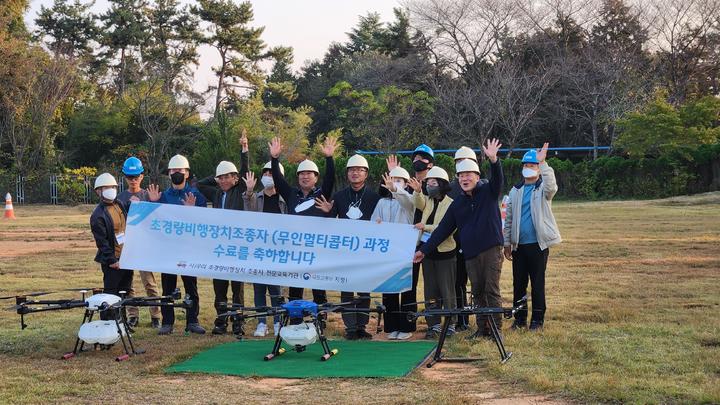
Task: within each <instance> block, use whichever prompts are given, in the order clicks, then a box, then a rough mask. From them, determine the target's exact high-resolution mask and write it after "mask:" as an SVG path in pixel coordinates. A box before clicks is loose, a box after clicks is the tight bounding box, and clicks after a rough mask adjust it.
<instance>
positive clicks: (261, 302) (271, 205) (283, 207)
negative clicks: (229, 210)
mask: <svg viewBox="0 0 720 405" xmlns="http://www.w3.org/2000/svg"><path fill="white" fill-rule="evenodd" d="M279 166H280V173H281V174H282V175H283V176H285V168H284V167H283V165H282V164H279ZM260 183H261V184H262V190H261V191H258V192H257V193H256V194H255V195H249V194H247V193H245V194H244V195H243V198H246V199H247V200H246V201H247V202H248V203H249V202H250V201H249V200H250V199H253V200H255V211H257V212H265V213H268V214H287V204H285V200H284V199H283V198H282V196H280V194H279V193H278V192H277V190H276V189H275V182H274V181H273V177H272V162H267V163H265V166H263V168H262V172H261V173H260ZM253 296H254V301H255V302H254V304H255V306H256V307H266V306H267V299H266V297H267V296H269V297H270V305H272V306H273V307H278V306H280V304H281V303H282V291H281V288H280V286H277V285H269V284H260V283H253ZM257 321H258V324H257V327H256V328H255V332H254V333H253V336H256V337H262V336H265V335H267V332H268V330H267V319H266V318H262V317H260V318H257ZM273 331H274V333H275V336H277V334H278V333H279V331H280V316H279V315H275V317H274V318H273Z"/></svg>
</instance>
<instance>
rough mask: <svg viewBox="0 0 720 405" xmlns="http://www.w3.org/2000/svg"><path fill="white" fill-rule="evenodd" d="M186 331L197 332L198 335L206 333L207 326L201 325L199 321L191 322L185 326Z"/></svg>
mask: <svg viewBox="0 0 720 405" xmlns="http://www.w3.org/2000/svg"><path fill="white" fill-rule="evenodd" d="M185 332H190V333H195V334H198V335H204V334H205V328H203V327H202V326H200V324H199V323H189V324H188V325H187V327H186V328H185Z"/></svg>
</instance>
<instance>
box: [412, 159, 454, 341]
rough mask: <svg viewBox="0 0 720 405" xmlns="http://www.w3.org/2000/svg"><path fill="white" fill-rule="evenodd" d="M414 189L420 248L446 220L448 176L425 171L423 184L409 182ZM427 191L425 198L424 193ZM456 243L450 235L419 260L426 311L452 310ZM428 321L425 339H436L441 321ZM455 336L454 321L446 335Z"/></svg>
mask: <svg viewBox="0 0 720 405" xmlns="http://www.w3.org/2000/svg"><path fill="white" fill-rule="evenodd" d="M410 187H412V189H413V191H414V192H413V198H414V201H415V208H417V209H419V210H421V211H422V217H421V219H420V221H419V222H418V223H416V224H415V228H416V229H418V230H419V231H420V232H421V233H420V241H421V244H420V248H422V246H423V244H424V243H425V242H426V241H427V240H428V239H429V238H430V237H431V236H432V235H433V233H434V231H435V229H436V228H437V224H439V223H440V220H442V218H443V217H444V216H445V212H447V210H448V207H450V204H452V202H453V199H452V198H450V197H449V196H448V195H447V194H448V192H449V191H450V178H449V176H448V174H447V172H446V171H445V170H444V169H443V168H441V167H439V166H435V167H433V168H432V169H430V170H428V173H427V175H426V176H425V181H424V182H422V183H421V182H420V181H419V180H418V179H410ZM423 188H425V189H426V191H427V195H426V194H425V193H423V190H422V189H423ZM455 248H456V246H455V239H453V236H452V234H451V235H448V236H446V237H445V238H444V239H443V240H442V241H441V242H440V243H439V244H438V245H437V246H436V247H435V248H433V249H432V250H430V251H429V252H428V254H427V255H426V256H425V257H424V258H423V260H422V273H423V287H424V288H423V289H424V295H425V301H427V302H428V304H426V306H427V307H428V308H444V309H454V308H455V307H456V306H457V302H456V300H455ZM425 319H426V321H427V326H428V329H427V332H426V333H425V338H426V339H434V338H436V337H437V336H438V335H439V334H440V331H441V326H440V317H437V316H430V317H426V318H425ZM453 334H455V317H453V320H452V323H451V324H450V326H449V328H448V335H453Z"/></svg>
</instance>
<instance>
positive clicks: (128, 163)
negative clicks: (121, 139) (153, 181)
mask: <svg viewBox="0 0 720 405" xmlns="http://www.w3.org/2000/svg"><path fill="white" fill-rule="evenodd" d="M144 171H145V169H144V168H143V165H142V162H141V161H140V159H138V158H136V157H135V156H130V157H129V158H127V159H126V160H125V163H123V168H122V172H123V174H125V175H128V176H137V175H140V174H142V173H143V172H144Z"/></svg>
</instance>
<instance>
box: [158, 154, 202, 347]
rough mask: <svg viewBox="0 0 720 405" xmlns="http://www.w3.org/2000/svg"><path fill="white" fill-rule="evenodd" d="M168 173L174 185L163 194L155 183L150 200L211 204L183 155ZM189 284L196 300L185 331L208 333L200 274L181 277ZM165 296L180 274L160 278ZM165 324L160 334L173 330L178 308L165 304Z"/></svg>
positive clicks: (173, 160) (172, 161)
mask: <svg viewBox="0 0 720 405" xmlns="http://www.w3.org/2000/svg"><path fill="white" fill-rule="evenodd" d="M168 175H169V176H170V181H171V182H172V186H171V187H170V188H168V189H167V190H165V191H163V192H162V193H160V191H159V188H158V186H157V185H155V184H151V185H150V186H149V187H148V195H149V196H150V201H153V202H158V203H162V204H175V205H187V206H196V207H207V200H206V199H205V197H204V196H203V195H202V194H201V193H200V191H198V190H197V189H196V188H195V187H191V186H190V184H188V179H189V178H190V163H189V162H188V160H187V158H185V156H182V155H175V156H173V157H172V158H171V159H170V162H168ZM180 277H181V278H182V281H183V286H184V287H185V293H186V294H187V296H188V297H189V298H190V300H191V301H192V306H191V307H190V308H189V309H188V311H187V326H186V327H185V330H186V331H188V332H191V333H197V334H201V335H202V334H204V333H205V329H203V327H202V326H200V323H199V321H198V315H199V314H200V296H199V294H198V288H197V277H195V276H180ZM160 280H161V283H162V293H163V295H170V294H172V293H173V291H175V288H176V287H177V274H168V273H162V274H161V277H160ZM161 312H162V318H163V319H162V326H161V327H160V330H159V331H158V334H160V335H169V334H171V333H172V332H173V324H175V311H173V308H172V307H162V308H161Z"/></svg>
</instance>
